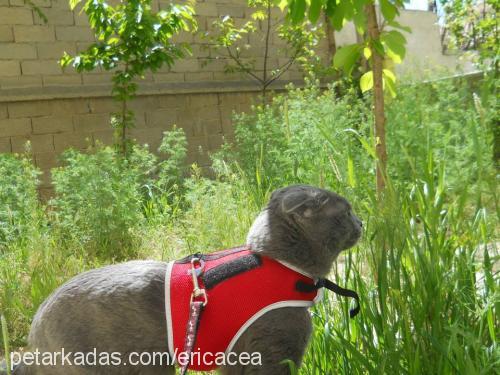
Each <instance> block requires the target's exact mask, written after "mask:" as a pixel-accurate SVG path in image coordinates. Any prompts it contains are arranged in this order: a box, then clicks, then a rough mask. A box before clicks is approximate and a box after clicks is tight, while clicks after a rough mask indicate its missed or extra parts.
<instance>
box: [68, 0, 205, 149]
mask: <svg viewBox="0 0 500 375" xmlns="http://www.w3.org/2000/svg"><path fill="white" fill-rule="evenodd" d="M80 2H81V0H71V1H70V5H71V9H74V8H75V7H76V6H77V5H78V4H79V3H80ZM82 10H83V12H85V14H87V16H88V18H89V23H90V27H91V28H92V29H93V30H94V33H95V36H96V39H97V41H96V42H95V43H93V44H92V45H91V46H90V47H88V48H87V50H86V51H84V52H82V53H80V54H79V55H77V56H70V55H68V54H67V53H65V54H64V56H63V58H62V59H61V65H62V66H63V67H66V66H68V65H73V66H74V67H75V69H76V70H77V71H78V72H83V71H92V70H95V69H98V68H102V69H104V70H110V71H113V78H112V81H113V89H112V94H113V97H114V98H115V99H116V100H117V101H118V102H119V103H121V109H120V112H117V113H115V114H114V115H113V117H112V120H111V124H112V126H113V128H115V129H116V144H117V146H118V148H119V149H120V151H121V153H122V154H123V155H125V156H127V155H128V153H129V151H130V141H129V140H128V138H127V130H128V129H130V128H131V127H133V126H134V114H133V111H132V110H130V109H129V107H128V102H129V101H130V100H131V99H132V98H134V97H135V95H136V93H137V88H138V87H137V82H136V80H137V78H140V77H142V76H143V75H144V73H145V72H147V71H149V70H150V71H152V72H156V71H157V70H158V69H160V68H162V67H163V66H167V67H171V66H172V65H173V64H174V62H175V61H176V60H177V59H180V58H182V57H184V56H185V55H186V54H187V53H189V46H187V45H186V44H182V43H181V44H176V43H173V42H172V38H173V37H174V36H175V35H176V34H178V33H179V32H181V31H189V30H191V29H195V28H196V22H195V19H194V16H193V9H192V7H191V6H189V5H175V4H169V5H168V6H167V9H166V10H160V11H159V12H155V11H153V9H152V7H151V0H129V1H124V2H119V3H118V4H117V5H116V6H111V5H110V4H109V3H108V2H106V1H105V0H86V1H85V3H84V5H83V8H82Z"/></svg>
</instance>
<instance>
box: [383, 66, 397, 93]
mask: <svg viewBox="0 0 500 375" xmlns="http://www.w3.org/2000/svg"><path fill="white" fill-rule="evenodd" d="M382 72H383V74H382V78H383V80H384V88H385V89H387V91H389V94H391V96H392V97H393V98H395V97H396V84H395V82H396V76H395V75H394V73H393V72H391V71H390V70H388V69H384V70H383V71H382Z"/></svg>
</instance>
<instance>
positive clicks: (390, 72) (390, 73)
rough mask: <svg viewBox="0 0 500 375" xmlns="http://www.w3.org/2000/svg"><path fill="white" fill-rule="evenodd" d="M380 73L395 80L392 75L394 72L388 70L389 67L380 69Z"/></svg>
mask: <svg viewBox="0 0 500 375" xmlns="http://www.w3.org/2000/svg"><path fill="white" fill-rule="evenodd" d="M382 73H383V74H384V75H385V76H387V78H389V79H391V80H392V82H396V76H395V75H394V73H393V72H392V71H390V70H389V69H383V70H382Z"/></svg>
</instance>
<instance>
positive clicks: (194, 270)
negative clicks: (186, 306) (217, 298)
mask: <svg viewBox="0 0 500 375" xmlns="http://www.w3.org/2000/svg"><path fill="white" fill-rule="evenodd" d="M196 265H199V267H197V266H196ZM204 267H205V262H203V260H201V259H200V258H196V257H194V258H193V259H191V276H192V277H193V293H191V303H192V302H193V301H194V299H195V298H198V297H203V306H206V304H207V303H208V297H207V292H206V291H205V289H203V288H200V285H199V283H198V277H200V276H201V275H202V274H203V268H204Z"/></svg>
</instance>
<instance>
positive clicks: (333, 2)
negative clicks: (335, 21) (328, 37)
mask: <svg viewBox="0 0 500 375" xmlns="http://www.w3.org/2000/svg"><path fill="white" fill-rule="evenodd" d="M335 9H337V0H326V9H325V13H326V15H327V16H328V17H330V18H332V16H333V14H334V12H335Z"/></svg>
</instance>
